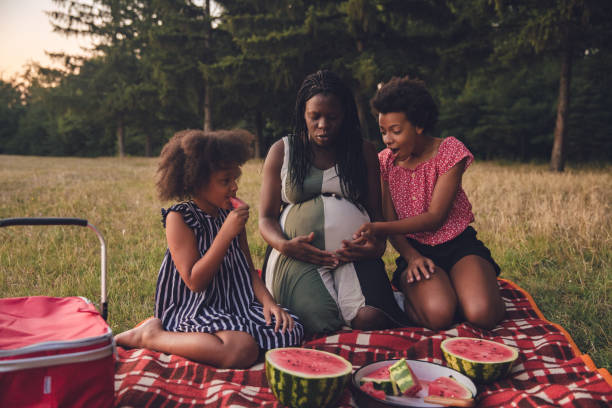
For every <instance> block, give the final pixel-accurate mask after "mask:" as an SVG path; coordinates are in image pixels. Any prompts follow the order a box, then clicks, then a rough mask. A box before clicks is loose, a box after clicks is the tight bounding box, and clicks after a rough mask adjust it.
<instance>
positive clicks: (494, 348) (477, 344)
mask: <svg viewBox="0 0 612 408" xmlns="http://www.w3.org/2000/svg"><path fill="white" fill-rule="evenodd" d="M445 347H446V350H447V351H449V352H450V353H452V354H455V355H458V356H461V357H463V358H466V359H468V360H471V361H482V362H486V363H498V362H502V361H508V360H509V359H512V358H513V357H514V356H515V353H513V351H512V349H510V348H508V347H507V346H505V345H499V344H497V343H495V342H492V341H483V340H480V339H470V338H457V339H454V340H453V341H452V342H448V343H447V344H446V345H445Z"/></svg>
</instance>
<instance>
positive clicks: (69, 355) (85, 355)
mask: <svg viewBox="0 0 612 408" xmlns="http://www.w3.org/2000/svg"><path fill="white" fill-rule="evenodd" d="M10 225H80V226H87V227H90V228H91V229H93V230H94V231H95V232H96V234H97V235H98V238H99V240H100V243H101V249H102V278H101V282H102V299H101V303H100V306H101V309H102V314H100V312H98V310H97V309H96V307H95V306H94V305H93V304H92V303H91V302H90V301H89V300H87V299H85V298H82V297H78V296H75V297H63V298H59V297H49V296H28V297H20V298H5V299H0V407H41V408H42V407H112V406H113V405H114V374H115V342H114V339H113V334H112V331H111V329H110V327H109V326H108V324H107V323H106V314H107V312H106V311H107V303H106V293H105V292H106V273H105V270H106V249H105V244H104V239H103V238H102V235H101V234H100V233H99V232H98V231H97V229H96V228H95V227H94V226H93V225H91V224H89V223H88V222H87V221H86V220H81V219H76V218H11V219H3V220H0V227H4V226H10Z"/></svg>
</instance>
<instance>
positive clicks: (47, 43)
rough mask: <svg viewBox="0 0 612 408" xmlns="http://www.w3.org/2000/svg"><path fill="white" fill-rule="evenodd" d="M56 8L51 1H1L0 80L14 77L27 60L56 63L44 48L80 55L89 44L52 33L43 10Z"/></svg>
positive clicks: (45, 63) (19, 72) (48, 63)
mask: <svg viewBox="0 0 612 408" xmlns="http://www.w3.org/2000/svg"><path fill="white" fill-rule="evenodd" d="M55 9H57V6H56V5H54V4H53V1H52V0H0V79H2V80H5V81H8V80H11V79H13V78H16V77H17V76H18V75H20V74H22V73H23V72H24V71H25V65H26V64H28V63H29V62H37V63H39V64H41V65H42V66H57V65H54V64H53V62H52V60H51V59H50V58H49V57H48V56H47V55H45V51H51V52H60V51H64V52H67V53H73V54H79V53H81V50H80V47H81V46H87V45H88V43H87V40H84V39H76V38H73V37H68V38H67V37H66V36H64V35H62V34H60V33H54V32H53V27H51V23H50V22H49V17H48V16H47V15H46V14H45V11H50V10H55Z"/></svg>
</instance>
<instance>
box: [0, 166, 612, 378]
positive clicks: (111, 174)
mask: <svg viewBox="0 0 612 408" xmlns="http://www.w3.org/2000/svg"><path fill="white" fill-rule="evenodd" d="M155 166H156V159H145V158H125V159H118V158H98V159H80V158H48V157H23V156H2V155H0V218H9V217H26V216H29V217H35V216H44V217H78V218H86V219H88V220H89V221H90V222H91V223H92V224H94V225H96V226H97V227H98V228H99V229H100V231H101V232H102V234H103V235H104V237H105V239H106V245H107V252H108V275H109V278H108V279H109V284H108V293H109V322H110V324H111V327H112V329H113V331H114V332H115V333H118V332H120V331H123V330H126V329H128V328H130V327H132V326H133V325H134V324H136V323H138V322H139V321H141V320H143V319H144V318H146V317H148V316H151V315H152V314H153V297H154V292H155V283H156V278H157V271H158V268H159V265H160V262H161V260H162V258H163V255H164V251H165V237H164V231H163V229H162V226H161V223H160V220H161V215H160V208H161V207H162V206H167V204H168V203H160V202H159V201H158V199H157V198H156V195H155V189H154V175H155ZM261 168H262V162H261V161H260V160H253V161H250V162H249V163H247V164H246V165H245V166H244V168H243V177H242V179H241V181H240V190H239V194H238V195H239V196H240V197H242V198H243V199H245V201H247V202H249V203H250V204H251V208H252V213H251V217H250V219H249V223H248V226H247V228H248V233H249V243H250V246H251V251H252V254H253V258H254V261H255V265H256V266H257V267H260V266H261V264H262V259H263V254H264V251H265V245H264V241H263V240H262V238H261V237H260V235H259V232H258V230H257V211H258V205H257V203H258V201H259V199H258V198H259V186H260V179H261ZM464 188H465V190H466V192H467V194H468V197H470V200H471V202H472V204H473V207H474V214H475V216H476V222H475V227H476V229H477V230H478V231H479V238H480V239H482V240H483V241H484V242H485V243H486V244H487V245H488V246H489V247H490V249H491V251H492V253H493V256H494V258H495V259H496V260H497V262H498V263H499V264H500V266H501V268H502V275H501V276H502V277H505V278H508V279H511V280H513V281H515V282H516V283H518V284H519V285H520V286H521V287H523V288H524V289H526V290H527V291H528V292H529V293H531V295H533V297H534V299H535V301H536V303H537V304H538V306H539V307H540V309H541V310H542V312H543V313H544V315H545V316H546V317H547V319H548V320H550V321H552V322H554V323H558V324H560V325H562V326H563V327H564V328H565V329H567V330H568V331H569V333H570V334H571V335H572V337H573V339H574V340H575V341H576V343H577V345H578V347H579V348H580V350H581V351H582V352H584V353H588V354H590V355H591V357H592V358H593V360H594V361H595V364H596V365H597V366H598V367H605V368H607V369H608V370H610V367H611V366H612V345H611V340H612V338H611V337H612V297H611V283H612V282H611V281H612V217H611V214H610V210H611V208H610V205H611V203H612V167H611V166H606V167H597V168H589V167H586V168H569V169H568V170H566V172H565V173H562V174H553V173H549V172H548V171H547V170H546V167H545V166H539V165H523V164H498V163H490V162H484V163H476V164H474V165H473V166H472V167H471V168H470V169H469V170H468V172H467V173H466V175H465V176H464ZM99 250H100V249H99V243H98V240H97V238H96V237H95V236H94V234H93V233H92V232H91V231H90V230H89V229H87V228H78V227H7V228H2V229H0V297H13V296H25V295H37V294H38V295H40V294H44V295H53V296H69V295H81V296H86V297H88V298H90V299H92V300H95V301H97V300H98V299H99V297H100V294H99V293H100V291H99V286H100V283H99V275H100V259H99V258H100V256H99ZM394 257H395V254H394V253H393V251H392V250H391V249H388V250H387V253H386V255H385V262H386V265H387V267H388V271H389V272H391V270H392V266H393V259H394Z"/></svg>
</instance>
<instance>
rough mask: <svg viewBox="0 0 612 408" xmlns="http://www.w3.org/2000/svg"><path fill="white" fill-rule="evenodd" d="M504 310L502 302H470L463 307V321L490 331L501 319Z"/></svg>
mask: <svg viewBox="0 0 612 408" xmlns="http://www.w3.org/2000/svg"><path fill="white" fill-rule="evenodd" d="M505 312H506V308H505V305H504V303H503V302H487V301H483V302H470V303H468V304H466V305H465V306H463V315H464V316H465V320H466V321H467V322H468V323H470V324H473V325H474V326H477V327H480V328H482V329H487V330H490V329H492V328H494V327H495V326H496V325H497V323H499V321H500V320H501V319H502V318H503V316H504V314H505Z"/></svg>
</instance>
